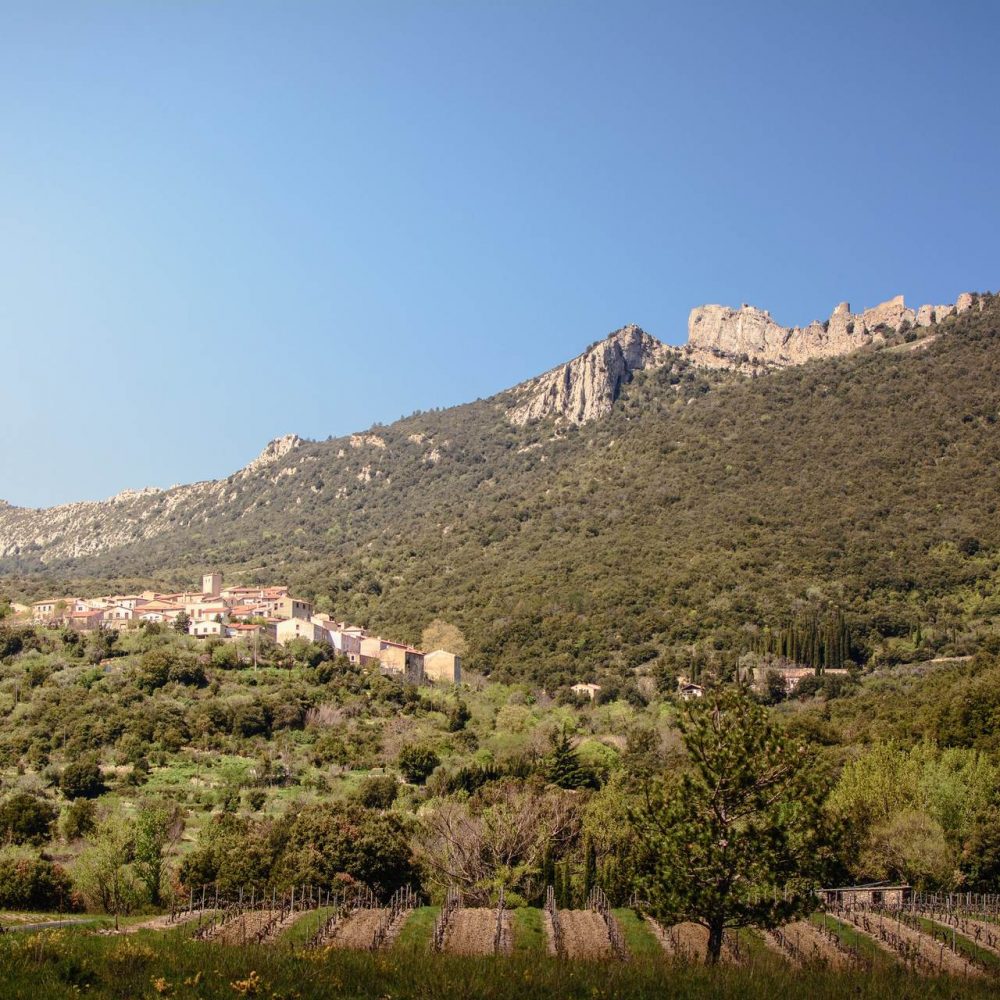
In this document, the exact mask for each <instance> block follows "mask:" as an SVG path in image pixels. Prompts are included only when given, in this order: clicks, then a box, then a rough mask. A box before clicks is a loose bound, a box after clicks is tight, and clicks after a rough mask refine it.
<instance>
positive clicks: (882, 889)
mask: <svg viewBox="0 0 1000 1000" xmlns="http://www.w3.org/2000/svg"><path fill="white" fill-rule="evenodd" d="M912 892H913V890H912V888H911V887H910V886H908V885H889V884H888V883H886V882H871V883H868V884H866V885H849V886H843V887H842V888H839V889H820V890H819V891H818V892H817V895H818V896H819V898H820V899H821V900H822V901H823V902H824V903H825V904H826V905H827V906H846V907H853V908H858V907H875V908H885V909H895V908H897V907H900V906H902V905H903V904H904V903H905V902H906V901H907V900H908V899H909V898H910V895H911V893H912Z"/></svg>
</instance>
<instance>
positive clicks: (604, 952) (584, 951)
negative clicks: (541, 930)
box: [559, 910, 611, 958]
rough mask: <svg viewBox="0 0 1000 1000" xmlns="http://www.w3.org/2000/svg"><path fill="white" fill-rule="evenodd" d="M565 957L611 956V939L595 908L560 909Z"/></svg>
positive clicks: (602, 919)
mask: <svg viewBox="0 0 1000 1000" xmlns="http://www.w3.org/2000/svg"><path fill="white" fill-rule="evenodd" d="M559 923H560V924H561V925H562V931H563V945H564V947H565V948H566V957H567V958H611V939H610V938H609V937H608V928H607V925H606V924H605V923H604V918H603V917H602V916H601V915H600V914H599V913H598V912H597V911H596V910H560V911H559Z"/></svg>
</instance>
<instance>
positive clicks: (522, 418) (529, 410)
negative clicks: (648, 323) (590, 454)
mask: <svg viewBox="0 0 1000 1000" xmlns="http://www.w3.org/2000/svg"><path fill="white" fill-rule="evenodd" d="M674 353H675V352H674V350H673V348H670V347H667V346H666V345H665V344H661V343H660V341H658V340H657V339H656V338H655V337H651V336H650V335H649V334H648V333H646V332H645V331H644V330H641V329H640V328H639V327H637V326H635V325H629V326H624V327H622V328H621V329H620V330H616V331H615V332H614V333H612V334H611V335H610V336H608V337H607V338H606V339H605V340H602V341H600V342H599V343H597V344H594V345H592V346H591V347H589V348H588V349H587V350H586V351H584V352H583V354H581V355H579V357H576V358H574V359H573V360H572V361H567V362H566V364H564V365H559V367H558V368H553V369H552V370H551V371H548V372H546V373H545V374H544V375H539V376H538V377H537V378H533V379H531V380H530V381H528V382H523V383H522V384H521V385H519V386H517V388H516V389H514V390H513V392H514V395H515V402H514V405H513V406H511V407H510V408H509V409H508V410H507V416H508V417H509V418H510V420H511V421H512V422H513V423H515V424H526V423H528V422H529V421H531V420H538V419H540V418H542V417H560V418H563V419H565V420H568V421H569V422H570V423H574V424H582V423H585V422H586V421H588V420H594V419H595V418H597V417H603V416H605V415H607V414H608V413H610V412H611V407H612V406H614V403H615V400H616V399H618V397H619V396H620V395H621V390H622V386H623V385H625V384H627V383H628V382H630V381H631V380H632V376H633V374H634V373H635V372H637V371H641V370H642V369H644V368H654V367H656V366H657V365H660V364H662V363H663V361H664V360H665V359H666V358H667V357H670V356H672V355H674Z"/></svg>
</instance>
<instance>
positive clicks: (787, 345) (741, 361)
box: [685, 292, 977, 371]
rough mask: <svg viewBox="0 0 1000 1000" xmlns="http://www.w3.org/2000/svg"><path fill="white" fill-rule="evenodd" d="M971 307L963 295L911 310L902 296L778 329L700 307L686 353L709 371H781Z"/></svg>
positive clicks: (742, 314)
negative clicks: (869, 307) (722, 369)
mask: <svg viewBox="0 0 1000 1000" xmlns="http://www.w3.org/2000/svg"><path fill="white" fill-rule="evenodd" d="M976 302H977V299H976V297H975V296H973V295H972V294H970V293H968V292H967V293H964V294H962V295H960V296H959V297H958V300H957V301H956V302H955V304H954V305H943V306H931V305H924V306H921V307H920V308H919V309H916V310H913V309H910V308H908V307H907V305H906V303H905V302H904V300H903V296H902V295H897V296H896V297H895V298H894V299H890V300H889V301H888V302H883V303H881V304H880V305H877V306H874V307H872V308H871V309H865V310H864V311H863V312H860V313H852V312H851V307H850V305H849V303H847V302H841V303H840V305H838V306H837V308H836V309H834V310H833V313H832V315H831V316H830V318H829V319H828V320H827V321H826V322H825V323H819V322H813V323H810V324H809V325H808V326H806V327H784V326H781V325H780V324H778V323H776V322H775V321H774V320H773V319H772V318H771V314H770V313H769V312H768V311H767V310H765V309H756V308H755V307H754V306H749V305H743V306H741V307H740V308H739V309H731V308H729V307H728V306H715V305H709V306H700V307H699V308H697V309H692V310H691V315H690V316H689V318H688V342H687V347H686V348H685V351H686V353H687V354H688V356H689V357H690V359H691V360H692V361H693V362H694V363H695V364H698V365H701V366H703V367H708V368H736V369H739V370H744V371H745V370H750V369H756V368H761V367H763V368H784V367H787V366H788V365H800V364H803V363H804V362H806V361H809V360H811V359H812V358H829V357H834V356H836V355H840V354H849V353H850V352H851V351H856V350H857V349H858V348H860V347H865V346H867V345H870V344H876V345H877V344H879V343H881V342H884V340H885V336H886V334H888V333H893V332H896V331H898V330H900V329H902V328H905V327H927V326H931V325H932V324H934V323H940V322H941V321H942V320H944V319H947V317H949V316H952V315H956V314H958V313H963V312H967V311H968V310H969V309H971V308H973V306H974V305H975V304H976Z"/></svg>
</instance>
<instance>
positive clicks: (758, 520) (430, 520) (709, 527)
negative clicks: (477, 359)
mask: <svg viewBox="0 0 1000 1000" xmlns="http://www.w3.org/2000/svg"><path fill="white" fill-rule="evenodd" d="M998 329H1000V305H998V302H997V300H996V299H995V298H993V297H989V298H987V299H984V308H983V310H982V311H978V310H973V311H968V312H965V313H964V314H963V315H961V316H952V317H950V318H949V319H948V320H947V321H946V322H945V323H944V324H943V325H941V326H939V327H931V328H929V329H928V331H926V332H927V333H929V336H927V337H925V338H924V339H920V340H914V341H912V342H907V340H906V338H907V337H909V336H911V333H907V334H905V335H904V336H901V337H898V338H896V339H897V340H898V344H895V346H893V345H894V341H893V339H892V338H889V340H888V344H889V346H887V347H885V348H883V349H880V350H874V349H871V348H869V349H868V350H867V351H862V352H859V353H856V354H853V355H850V356H847V357H842V358H834V359H829V360H824V361H814V362H811V363H809V364H807V365H805V366H802V367H795V368H788V369H786V370H782V371H775V372H773V373H771V374H769V375H767V376H766V377H762V378H756V379H744V378H736V377H734V376H733V375H731V374H730V373H728V372H711V371H705V370H703V369H699V368H698V367H696V366H695V365H693V364H692V363H691V362H690V361H689V360H687V359H686V358H685V357H684V353H683V352H679V351H671V352H668V354H666V355H665V356H664V357H663V359H662V363H660V364H659V366H658V367H655V368H652V369H650V370H645V371H643V370H638V371H636V372H634V373H632V374H633V379H632V381H631V382H630V383H629V382H623V383H622V384H621V385H620V387H619V389H620V400H619V402H618V405H616V406H615V407H614V408H613V409H612V411H611V412H610V413H609V414H608V415H607V416H605V417H604V418H603V419H601V420H592V421H590V422H587V423H583V424H580V425H577V424H573V423H569V422H567V421H562V422H558V421H556V420H554V419H543V420H539V421H535V422H531V423H528V424H525V425H524V426H519V425H516V424H513V423H512V422H511V421H510V420H509V419H508V416H507V414H508V411H509V410H510V408H511V407H512V406H516V405H517V404H518V400H519V398H523V397H522V396H520V395H519V390H512V391H511V392H509V393H506V394H501V395H500V396H498V397H496V398H494V399H492V400H485V401H480V402H477V403H472V404H468V405H467V406H463V407H457V408H454V409H452V410H444V411H440V412H437V413H430V414H422V415H416V416H413V417H411V418H408V419H406V420H403V421H399V422H397V423H395V424H393V425H391V426H388V427H376V428H373V429H372V431H371V432H369V433H368V434H366V435H356V436H354V437H351V438H342V439H337V440H332V441H327V442H299V443H297V446H293V447H290V448H289V449H288V450H287V451H286V452H285V453H284V454H282V455H281V456H279V457H277V458H276V459H275V460H274V461H273V462H271V463H270V464H268V465H266V466H265V467H263V468H261V469H258V470H256V471H255V473H254V474H246V475H245V474H243V473H237V474H236V475H234V476H231V477H229V479H227V480H223V481H220V482H219V483H217V484H211V489H207V488H206V489H202V490H201V492H199V493H196V494H194V495H193V496H194V499H193V501H192V502H191V503H190V505H189V506H188V507H186V508H185V509H184V510H183V511H181V510H180V508H179V507H178V508H176V509H175V510H174V511H172V512H171V513H173V515H174V516H175V517H176V518H177V520H176V521H175V522H174V523H173V524H172V525H171V526H170V527H169V528H167V529H165V530H163V531H162V532H160V533H159V534H157V535H155V536H154V537H149V538H137V539H136V540H135V541H132V542H129V543H127V544H125V545H122V546H119V547H117V548H115V549H114V550H111V551H106V552H102V553H98V554H95V555H89V556H87V557H85V558H76V559H56V560H54V561H53V562H52V563H51V564H50V565H49V566H48V567H47V568H46V567H42V566H41V565H40V564H39V563H38V562H37V560H36V559H35V558H34V556H33V554H32V553H30V552H27V553H26V552H23V551H22V552H21V553H20V554H18V555H17V556H14V557H9V558H8V559H7V561H6V564H5V568H6V569H7V570H8V572H19V573H20V574H21V575H20V577H19V578H18V580H17V582H16V586H17V588H18V592H23V591H25V590H26V589H33V590H34V591H35V592H38V591H39V590H40V588H42V587H44V588H46V589H49V588H53V589H56V588H59V589H61V588H62V587H63V586H70V585H71V584H72V583H73V582H74V581H76V580H80V579H81V578H82V577H87V576H100V577H102V578H114V579H125V578H131V579H136V578H144V579H156V580H159V581H162V582H165V583H169V582H173V581H177V582H178V583H180V582H189V581H190V579H191V578H192V577H193V576H194V575H195V574H196V573H199V572H201V570H202V569H203V568H205V567H206V566H208V565H219V566H221V567H222V568H223V569H224V570H225V571H226V572H227V574H228V575H229V576H230V577H240V578H244V579H247V580H251V579H253V580H260V581H265V580H266V581H274V580H283V579H288V580H290V581H291V582H293V583H294V584H295V585H296V587H297V588H298V589H300V590H302V591H304V592H306V593H308V594H312V595H325V596H327V597H328V598H329V599H330V600H331V602H332V607H333V609H334V611H335V613H336V614H338V615H342V616H343V617H347V618H350V619H351V620H355V621H359V622H361V623H362V624H370V625H372V626H373V627H377V628H383V629H385V630H386V631H390V630H391V631H392V633H393V634H395V635H399V636H400V637H406V638H408V639H410V640H411V641H417V640H419V636H420V631H421V629H422V628H423V627H424V626H425V625H426V624H427V623H428V622H429V621H430V620H431V619H433V618H445V619H448V620H450V621H452V622H454V623H456V624H458V625H459V626H460V627H461V628H463V630H464V631H465V633H466V636H467V638H468V640H469V644H470V654H469V657H468V662H469V665H470V666H474V667H480V668H487V669H493V670H496V671H499V672H500V673H502V674H505V675H521V676H523V675H533V676H537V677H545V678H548V679H553V680H558V679H559V678H579V677H581V676H584V675H587V674H591V673H594V672H598V673H600V672H602V671H605V672H606V671H610V672H611V673H620V672H621V671H623V670H625V671H627V670H628V669H629V668H630V667H632V666H635V665H636V664H639V663H641V662H643V661H644V660H648V659H650V658H652V657H655V656H657V655H658V654H660V655H662V656H663V657H664V658H665V660H666V661H669V662H675V661H676V662H678V663H683V662H685V660H689V659H690V658H691V657H692V656H694V657H697V658H707V659H708V660H711V659H712V658H713V657H714V658H716V659H718V660H719V661H723V660H725V659H726V658H727V657H730V658H731V657H732V656H735V655H737V654H738V653H739V652H741V651H743V650H745V649H747V648H749V647H750V646H751V645H752V644H753V642H754V634H753V633H754V631H755V630H756V629H757V628H759V627H761V626H764V625H771V626H780V625H782V624H783V623H787V622H788V621H789V620H790V619H791V618H793V617H798V618H802V617H803V616H806V617H808V616H810V615H824V614H827V613H829V611H830V609H832V608H834V607H836V608H840V609H842V610H844V611H845V612H846V614H847V615H848V618H849V621H850V624H851V627H852V631H853V634H854V636H855V644H856V650H855V654H856V656H857V657H861V656H867V655H871V654H872V653H875V652H877V653H879V655H883V656H892V655H900V654H899V650H900V648H901V647H902V646H904V645H905V644H906V643H907V642H911V639H912V636H913V634H914V633H915V632H916V631H917V630H918V627H919V631H920V633H921V638H920V642H922V643H924V644H925V645H926V644H927V643H931V644H937V645H936V646H934V648H935V649H936V648H938V647H940V646H941V645H942V644H944V643H946V642H953V641H954V640H955V638H956V637H957V638H958V639H959V640H961V634H962V632H963V631H969V630H974V629H976V628H980V627H985V626H986V625H988V623H989V622H990V621H991V620H992V619H993V618H994V617H995V616H996V615H997V614H998V613H1000V596H998V594H1000V591H998V568H997V565H998V564H997V553H998V550H1000V526H998V525H1000V518H998V517H997V509H996V504H997V497H998V495H1000V438H998V435H997V419H998V414H1000V351H998V347H1000V338H998V332H997V331H998ZM938 334H942V335H938ZM519 389H520V387H519ZM188 489H192V488H188ZM168 500H169V493H168V494H166V495H164V496H161V497H159V498H157V497H155V496H151V497H147V498H145V499H144V500H143V501H142V502H143V503H147V504H149V507H148V508H147V509H148V510H151V511H152V510H156V509H157V507H156V505H157V504H161V505H165V504H166V503H167V502H168ZM164 516H165V517H167V518H169V517H170V513H166V514H165V513H164V512H163V511H160V512H158V513H156V514H152V513H151V514H149V516H148V517H147V520H149V519H152V518H153V517H164ZM43 569H44V575H43V576H41V577H38V578H32V576H31V573H32V571H33V570H37V571H41V570H43ZM25 574H27V576H26V575H25ZM692 647H694V652H692Z"/></svg>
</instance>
